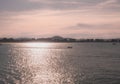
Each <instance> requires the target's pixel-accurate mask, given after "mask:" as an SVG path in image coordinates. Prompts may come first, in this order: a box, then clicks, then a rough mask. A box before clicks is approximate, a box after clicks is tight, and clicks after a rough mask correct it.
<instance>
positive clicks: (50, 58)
mask: <svg viewBox="0 0 120 84" xmlns="http://www.w3.org/2000/svg"><path fill="white" fill-rule="evenodd" d="M68 46H72V48H68ZM0 84H120V44H117V45H112V44H111V43H7V44H2V45H0Z"/></svg>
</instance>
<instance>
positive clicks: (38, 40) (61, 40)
mask: <svg viewBox="0 0 120 84" xmlns="http://www.w3.org/2000/svg"><path fill="white" fill-rule="evenodd" d="M0 42H120V39H119V38H117V39H75V38H64V37H61V36H54V37H49V38H0Z"/></svg>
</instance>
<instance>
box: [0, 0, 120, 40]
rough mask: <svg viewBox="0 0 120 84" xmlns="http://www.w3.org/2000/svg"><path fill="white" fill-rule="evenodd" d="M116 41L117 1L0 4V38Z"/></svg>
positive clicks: (119, 29) (119, 31)
mask: <svg viewBox="0 0 120 84" xmlns="http://www.w3.org/2000/svg"><path fill="white" fill-rule="evenodd" d="M54 35H60V36H63V37H73V38H120V0H0V37H15V38H16V37H50V36H54Z"/></svg>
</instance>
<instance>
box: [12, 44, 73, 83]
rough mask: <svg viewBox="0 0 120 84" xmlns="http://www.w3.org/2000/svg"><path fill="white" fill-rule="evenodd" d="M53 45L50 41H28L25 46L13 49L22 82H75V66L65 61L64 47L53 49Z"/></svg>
mask: <svg viewBox="0 0 120 84" xmlns="http://www.w3.org/2000/svg"><path fill="white" fill-rule="evenodd" d="M22 46H23V45H22ZM51 46H52V47H53V45H52V44H49V43H26V44H24V48H22V47H20V48H18V47H17V48H14V50H12V51H13V52H12V55H13V54H14V57H13V60H14V62H15V64H16V65H15V66H17V69H18V70H19V72H20V78H21V81H20V83H21V84H66V83H67V84H73V82H74V81H73V77H72V76H73V75H72V74H73V73H72V72H74V71H73V67H72V66H71V65H70V63H67V64H66V63H65V59H66V58H65V59H64V57H65V53H63V50H62V49H58V50H52V49H50V48H49V47H51ZM38 47H39V48H38ZM41 47H42V48H41ZM44 47H45V48H47V49H44Z"/></svg>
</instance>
